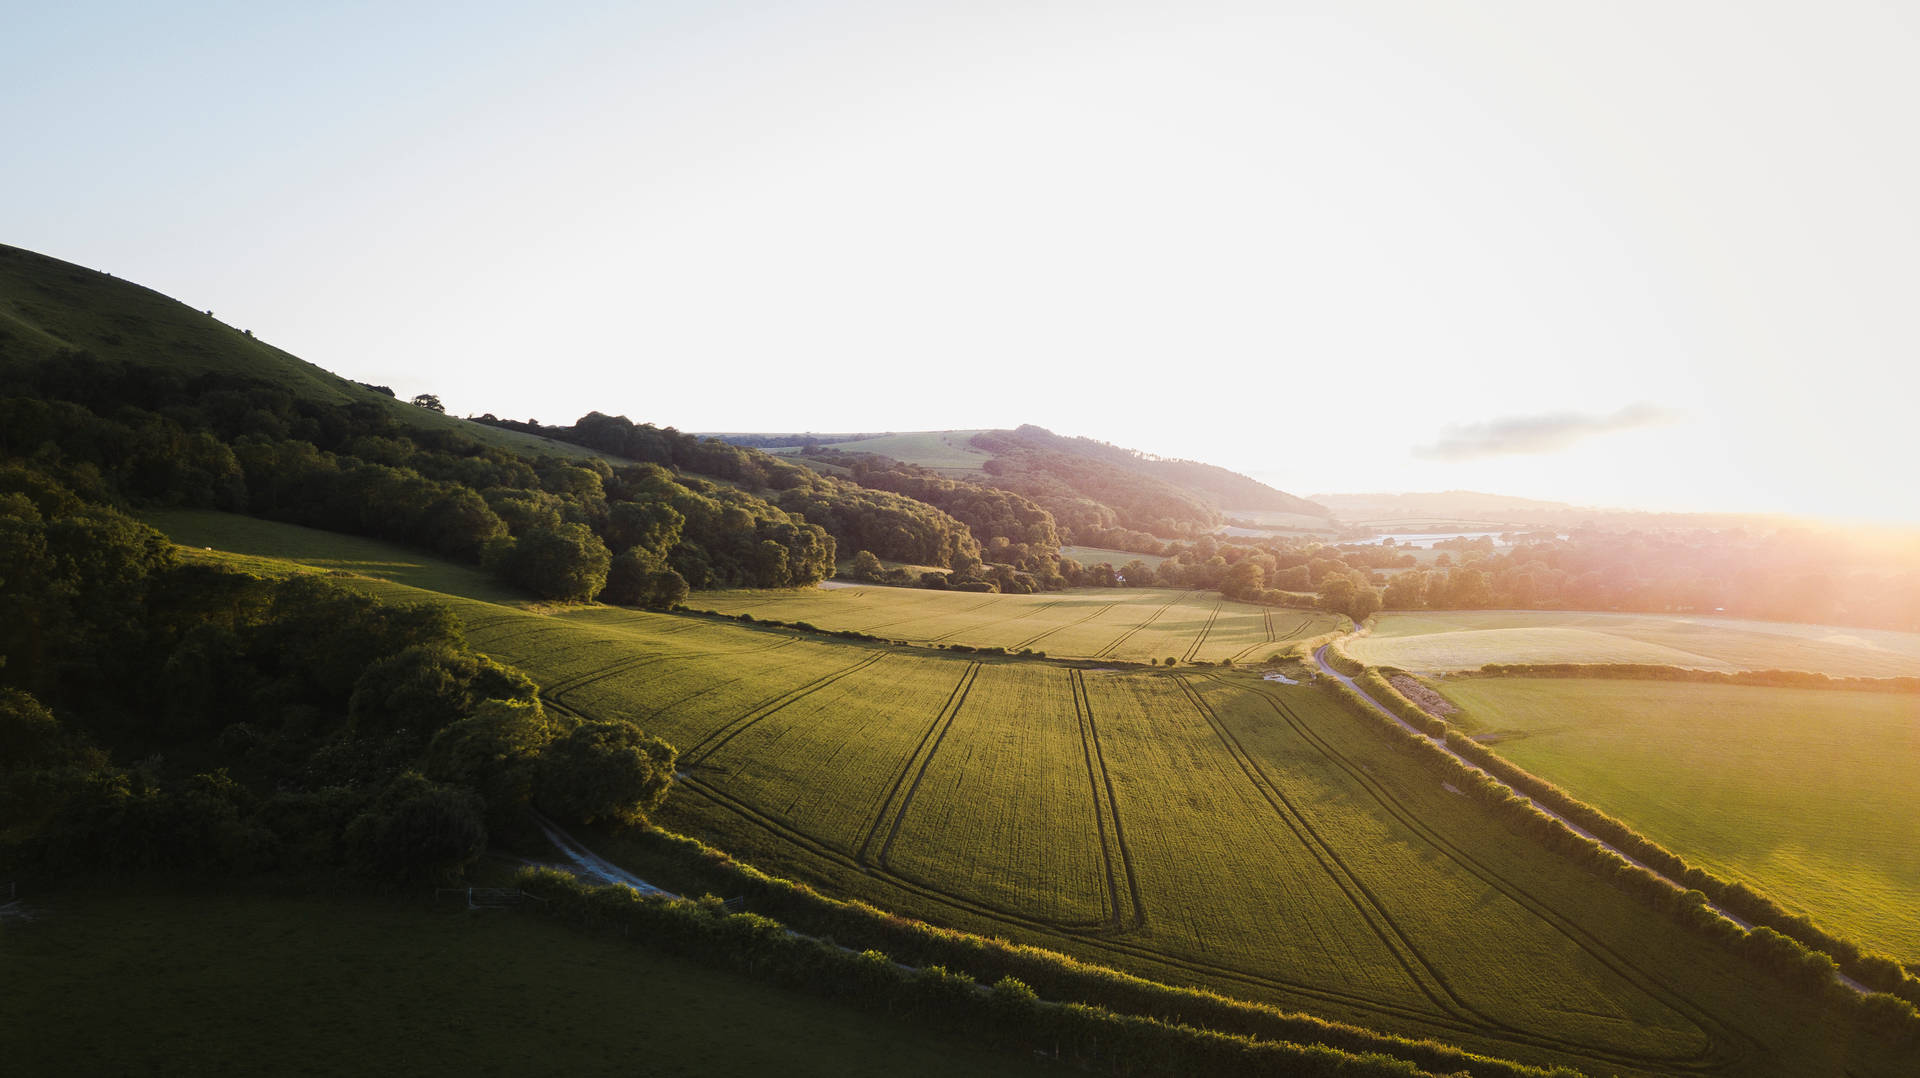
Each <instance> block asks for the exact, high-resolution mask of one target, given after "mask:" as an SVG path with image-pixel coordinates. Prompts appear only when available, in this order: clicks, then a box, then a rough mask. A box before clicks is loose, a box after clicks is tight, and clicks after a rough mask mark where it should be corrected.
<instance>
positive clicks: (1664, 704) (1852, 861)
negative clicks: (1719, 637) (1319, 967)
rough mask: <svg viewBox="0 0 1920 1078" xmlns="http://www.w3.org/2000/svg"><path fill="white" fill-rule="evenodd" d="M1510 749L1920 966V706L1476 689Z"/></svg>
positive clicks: (1904, 700) (1474, 696) (1454, 694)
mask: <svg viewBox="0 0 1920 1078" xmlns="http://www.w3.org/2000/svg"><path fill="white" fill-rule="evenodd" d="M1442 688H1443V689H1444V691H1445V693H1446V695H1447V696H1448V697H1450V698H1452V699H1453V701H1454V702H1455V703H1457V704H1459V705H1461V706H1462V707H1463V708H1465V709H1466V713H1465V715H1464V716H1456V718H1459V719H1464V720H1465V722H1466V724H1467V726H1468V728H1469V729H1472V730H1475V731H1485V732H1488V733H1490V734H1492V735H1493V736H1494V737H1496V738H1497V741H1498V746H1497V748H1498V751H1499V752H1500V754H1501V755H1503V756H1505V757H1506V758H1508V759H1509V760H1512V761H1513V762H1514V763H1516V764H1519V765H1520V766H1521V767H1524V768H1526V769H1527V770H1528V771H1531V772H1533V773H1534V774H1536V775H1539V776H1541V777H1542V778H1545V779H1547V780H1549V781H1551V782H1553V783H1556V784H1558V785H1560V786H1562V787H1564V788H1566V789H1567V790H1568V791H1569V792H1571V793H1573V794H1574V796H1576V797H1579V798H1580V799H1582V800H1584V801H1587V802H1588V803H1590V804H1592V805H1594V806H1596V807H1598V808H1599V809H1601V810H1602V811H1604V812H1607V813H1609V814H1612V815H1614V816H1618V817H1620V818H1621V819H1624V820H1627V821H1630V822H1631V823H1632V824H1633V825H1634V827H1635V828H1637V829H1639V830H1640V831H1642V832H1643V833H1645V834H1647V835H1648V836H1650V837H1652V838H1653V839H1655V840H1656V841H1658V842H1660V843H1661V844H1662V845H1664V846H1666V847H1667V848H1668V849H1671V850H1673V851H1674V852H1675V853H1678V854H1680V855H1681V856H1683V857H1686V858H1687V859H1688V860H1691V861H1695V862H1698V863H1699V864H1701V865H1702V866H1703V867H1707V868H1709V869H1712V870H1713V871H1715V872H1716V873H1718V874H1720V875H1724V876H1729V877H1734V878H1738V879H1743V880H1745V881H1747V882H1748V883H1750V884H1752V885H1754V886H1756V887H1758V888H1760V889H1761V890H1763V891H1766V892H1768V893H1770V894H1773V895H1775V896H1777V897H1779V898H1780V899H1782V900H1783V901H1785V902H1787V903H1789V904H1791V905H1793V906H1795V907H1798V908H1799V909H1801V910H1804V911H1805V912H1807V913H1809V914H1811V915H1812V916H1813V917H1814V919H1815V920H1817V921H1819V922H1820V923H1822V924H1823V925H1826V926H1827V927H1829V928H1831V929H1834V930H1837V931H1839V932H1840V933H1841V934H1842V935H1845V936H1848V937H1850V938H1853V939H1856V940H1860V941H1862V942H1863V943H1866V944H1868V945H1869V946H1872V947H1875V948H1879V949H1884V950H1887V951H1889V952H1891V953H1893V954H1895V955H1897V956H1898V957H1900V958H1902V959H1905V960H1908V961H1913V960H1917V959H1920V918H1916V917H1915V914H1914V911H1915V910H1920V697H1916V696H1914V695H1911V694H1898V693H1876V692H1843V691H1836V690H1818V689H1781V688H1757V687H1750V686H1740V685H1692V684H1680V683H1675V682H1666V681H1587V680H1573V679H1545V678H1542V679H1521V678H1511V679H1510V678H1463V679H1450V680H1448V681H1446V682H1445V683H1444V684H1443V685H1442Z"/></svg>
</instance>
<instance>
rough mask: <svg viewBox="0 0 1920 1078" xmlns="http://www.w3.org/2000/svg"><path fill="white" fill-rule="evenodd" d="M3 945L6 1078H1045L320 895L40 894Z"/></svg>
mask: <svg viewBox="0 0 1920 1078" xmlns="http://www.w3.org/2000/svg"><path fill="white" fill-rule="evenodd" d="M31 904H32V906H33V907H34V912H35V919H34V920H33V921H31V922H26V923H9V924H7V926H6V927H5V928H4V930H0V968H4V969H5V970H6V975H5V976H0V1010H4V1012H5V1013H6V1015H7V1020H6V1021H5V1022H0V1058H4V1059H5V1060H6V1061H7V1067H8V1070H9V1071H10V1072H11V1073H15V1074H23V1075H25V1074H181V1075H186V1074H193V1075H205V1074H350V1073H351V1074H423V1075H424V1074H445V1075H459V1076H468V1075H476V1074H607V1075H631V1074H659V1075H696V1074H756V1073H774V1072H778V1073H780V1074H796V1075H823V1076H824V1075H853V1074H864V1075H876V1076H877V1075H893V1074H900V1073H903V1072H904V1073H913V1074H929V1075H956V1076H959V1075H978V1074H986V1073H992V1074H1024V1073H1028V1072H1030V1071H1031V1072H1035V1073H1055V1072H1057V1070H1058V1068H1045V1067H1044V1066H1043V1065H1041V1064H1036V1063H1031V1062H1029V1061H1026V1060H1022V1059H1020V1058H1017V1057H1014V1056H1010V1055H1007V1054H1004V1053H995V1052H991V1051H988V1050H986V1049H984V1048H981V1047H979V1046H977V1045H975V1044H971V1043H967V1042H965V1041H963V1040H962V1039H961V1038H959V1037H957V1036H952V1037H948V1036H941V1035H938V1034H932V1033H928V1032H926V1031H924V1030H921V1029H914V1028H908V1027H904V1026H901V1025H899V1024H896V1023H894V1022H891V1021H889V1020H887V1019H886V1018H885V1017H883V1016H879V1015H873V1014H869V1013H867V1012H864V1011H861V1010H858V1009H855V1008H853V1007H850V1006H843V1005H837V1004H834V1003H830V1002H827V1001H825V1000H821V999H816V998H813V997H811V996H807V995H803V994H800V993H795V992H788V991H782V990H780V989H778V988H775V987H772V986H769V985H766V984H763V983H761V982H759V981H755V980H752V979H749V978H747V977H743V976H740V975H737V974H733V973H729V972H724V971H721V970H716V969H712V968H709V967H708V966H706V965H703V964H701V963H697V962H691V961H688V960H686V959H681V958H674V957H671V956H668V955H664V954H660V953H658V952H654V951H650V950H648V949H646V948H645V947H642V946H635V945H633V944H632V943H630V942H628V941H626V940H623V939H620V938H618V937H608V936H603V935H597V934H592V933H588V932H584V931H582V930H580V929H576V928H570V927H567V926H564V925H561V924H558V923H556V922H553V921H548V920H544V919H541V918H538V917H535V916H532V915H528V914H517V913H511V912H498V911H496V912H488V913H469V912H467V911H466V910H465V909H464V902H462V901H459V900H455V899H449V900H447V901H446V902H445V903H443V904H434V905H430V904H428V902H427V895H426V893H425V892H424V891H422V892H419V893H416V894H413V895H410V896H408V897H407V898H406V899H404V900H396V901H388V902H380V901H374V900H369V899H365V898H353V897H331V896H326V895H303V896H295V895H284V894H283V895H274V894H245V893H238V894H235V893H202V892H180V891H162V890H153V889H144V888H143V889H137V890H132V891H127V890H115V891H112V892H107V891H63V892H54V893H51V894H46V895H35V896H34V897H33V900H32V903H31Z"/></svg>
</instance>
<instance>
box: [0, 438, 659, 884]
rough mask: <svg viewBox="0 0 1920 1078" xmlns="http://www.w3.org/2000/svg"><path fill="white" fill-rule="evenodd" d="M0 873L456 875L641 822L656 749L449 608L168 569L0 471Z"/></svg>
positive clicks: (125, 527)
mask: <svg viewBox="0 0 1920 1078" xmlns="http://www.w3.org/2000/svg"><path fill="white" fill-rule="evenodd" d="M0 657H3V658H4V660H5V661H4V663H3V664H0V820H5V821H6V822H7V826H6V828H5V829H4V831H0V866H5V867H10V868H24V867H40V868H45V869H51V870H55V871H74V870H88V869H95V868H106V867H112V868H114V869H116V870H124V869H129V868H142V867H145V868H190V869H195V870H201V871H218V872H232V873H246V872H255V871H265V870H270V869H285V870H308V869H321V870H332V869H338V868H351V869H356V870H358V871H361V872H364V873H366V874H369V875H372V876H375V877H379V878H383V879H390V880H391V879H403V878H437V877H441V876H446V875H450V874H454V873H457V872H459V871H460V870H461V869H462V868H463V867H464V866H465V865H467V864H468V863H470V862H471V861H473V860H474V859H475V858H476V857H478V856H479V855H480V854H481V853H482V852H483V851H484V850H485V849H486V847H487V842H488V836H489V832H490V831H491V832H493V833H496V834H498V833H501V832H503V831H505V832H511V831H514V830H515V829H517V828H523V827H525V826H526V824H525V813H524V809H525V808H526V807H528V806H538V807H539V808H541V809H544V810H545V811H547V812H549V813H551V814H553V815H554V816H556V817H560V818H564V819H569V820H575V821H579V822H592V821H594V820H603V819H606V820H622V821H635V820H638V819H640V818H641V816H642V814H643V813H644V812H645V811H647V810H648V809H650V808H652V807H655V806H657V805H658V804H659V803H660V800H661V799H662V798H663V797H664V796H665V794H666V791H667V788H668V786H669V785H670V784H671V782H672V777H673V766H674V759H675V753H674V750H673V748H672V746H669V745H667V744H665V743H664V742H661V741H659V740H657V739H654V738H650V737H647V736H646V735H645V734H643V733H642V732H641V731H640V730H639V729H637V728H636V727H634V726H633V725H632V724H630V723H627V722H624V721H619V720H590V721H583V720H579V719H575V718H572V717H570V716H563V715H551V714H548V713H547V712H546V711H545V709H544V708H542V706H541V704H540V701H539V699H538V697H537V695H536V689H535V686H534V683H533V682H532V681H531V680H529V679H528V678H527V677H526V676H525V675H523V674H521V673H519V672H518V671H515V670H513V669H511V668H508V667H505V666H502V665H500V664H498V663H495V662H493V661H492V660H490V659H488V658H486V657H484V656H481V655H478V654H475V653H474V652H473V651H472V650H470V649H469V648H468V647H467V646H466V644H465V642H464V639H463V637H462V633H461V629H460V627H459V625H458V623H457V622H456V621H455V620H454V619H453V616H452V615H451V614H450V613H448V612H447V610H446V609H445V608H444V607H441V606H438V605H434V604H427V603H421V604H412V605H393V604H387V603H382V602H379V601H376V600H374V599H372V598H370V597H368V596H366V595H365V594H362V593H360V592H358V591H353V590H349V589H347V588H344V587H341V586H339V585H336V584H333V583H331V582H329V581H327V580H326V579H324V578H323V577H318V576H294V577H291V578H288V579H279V580H272V579H263V578H261V577H258V576H254V575H251V574H248V573H244V572H238V571H234V570H231V569H227V568H224V567H221V566H218V565H214V564H208V563H204V562H190V561H183V560H182V559H181V558H180V556H179V554H178V552H177V550H176V548H174V547H173V545H172V544H171V543H169V542H167V540H166V539H165V537H163V536H162V535H161V534H160V533H159V532H157V531H155V530H153V529H152V528H150V527H148V526H146V525H145V524H142V523H140V522H139V521H136V520H134V519H132V518H130V517H128V516H126V515H124V514H123V513H121V512H119V511H118V510H116V509H114V508H112V507H110V506H107V505H102V504H98V503H93V502H89V501H87V500H86V499H84V498H82V497H81V496H80V495H78V494H76V493H75V492H74V491H72V490H70V489H68V488H67V487H65V486H63V485H61V484H60V483H58V482H57V481H56V480H54V479H53V478H52V477H50V476H48V475H47V474H45V473H44V472H41V471H39V470H36V469H33V468H30V467H25V466H22V465H19V464H10V465H5V466H0Z"/></svg>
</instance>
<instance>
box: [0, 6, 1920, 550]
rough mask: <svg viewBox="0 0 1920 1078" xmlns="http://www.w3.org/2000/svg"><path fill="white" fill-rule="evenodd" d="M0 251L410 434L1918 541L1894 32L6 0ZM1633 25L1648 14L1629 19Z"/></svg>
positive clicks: (1919, 16) (1918, 386)
mask: <svg viewBox="0 0 1920 1078" xmlns="http://www.w3.org/2000/svg"><path fill="white" fill-rule="evenodd" d="M10 29H11V30H12V31H13V33H14V36H15V39H16V41H17V43H18V45H19V48H17V49H16V52H17V54H18V55H17V57H16V60H15V62H14V64H13V66H12V68H11V69H10V71H9V78H8V79H7V80H5V83H4V87H3V88H0V94H3V95H4V96H5V98H6V100H7V103H8V104H10V105H11V106H13V107H12V109H11V114H12V115H14V116H15V117H16V119H17V124H16V126H15V131H14V139H13V143H12V147H13V151H14V155H15V159H16V160H17V161H18V162H21V163H23V165H24V167H17V168H13V169H9V170H7V172H6V174H4V175H0V195H4V204H5V205H6V206H7V207H8V217H7V223H8V228H7V229H6V230H5V233H4V235H0V239H4V240H5V242H8V243H13V244H17V245H20V246H23V247H27V248H30V249H33V250H37V251H40V252H43V253H45V254H48V255H52V256H54V257H57V258H62V259H66V260H68V261H72V262H77V263H80V264H83V265H89V266H93V267H96V268H99V269H103V270H106V271H108V272H112V273H114V274H116V275H117V276H120V277H124V278H127V279H129V280H133V281H136V282H139V283H141V284H144V285H147V286H149V287H153V288H156V289H158V290H160V291H162V292H165V293H167V294H169V295H172V296H175V297H177V298H179V299H181V300H182V301H184V302H186V303H188V304H190V305H193V306H195V307H199V308H211V309H213V310H214V312H215V314H216V315H217V316H218V317H220V318H221V319H222V320H223V321H227V322H230V323H231V324H234V325H236V326H240V327H243V328H247V329H250V330H252V331H253V332H254V333H255V334H256V335H257V336H258V337H260V338H261V339H263V340H266V341H268V342H271V343H273V344H275V345H277V346H279V347H282V348H285V349H287V350H288V351H291V352H293V353H295V354H297V355H300V356H301V357H303V358H305V359H308V360H311V361H313V362H315V363H318V364H320V365H321V366H323V367H326V368H328V369H330V370H334V371H337V372H339V373H341V374H344V375H346V376H348V377H351V378H356V379H360V380H363V381H369V382H376V383H384V384H388V385H391V386H392V387H393V388H394V389H395V390H396V392H398V393H399V394H400V395H401V396H403V397H405V396H410V395H412V394H414V393H422V392H430V393H435V394H438V395H439V396H440V397H441V399H442V400H443V401H444V402H445V403H446V405H447V407H448V410H449V411H451V412H454V413H456V414H465V413H481V412H487V411H491V412H495V413H497V414H501V415H507V414H509V413H511V414H512V415H513V416H515V417H517V418H527V417H529V416H532V417H537V418H539V419H541V420H543V421H545V422H561V423H564V422H569V421H571V420H572V419H574V418H576V417H578V416H579V415H581V414H584V413H585V412H587V411H589V410H600V411H605V412H610V413H624V414H626V415H629V416H631V417H632V418H634V419H635V420H637V421H650V422H655V423H658V424H661V425H671V426H675V427H678V428H680V429H682V430H743V431H745V430H760V431H785V430H795V429H807V428H812V429H815V430H823V431H869V430H937V429H967V428H975V427H1011V426H1017V425H1019V424H1022V423H1035V424H1038V425H1041V426H1045V427H1048V428H1049V429H1052V430H1054V431H1056V432H1058V433H1061V434H1069V435H1087V436H1090V437H1094V438H1098V439H1101V440H1104V441H1109V442H1113V443H1115V444H1119V445H1124V446H1128V447H1130V448H1136V449H1141V450H1145V451H1148V452H1152V453H1155V454H1158V455H1163V456H1170V457H1184V458H1190V459H1195V460H1201V461H1205V462H1207V463H1211V464H1218V465H1220V466H1222V467H1227V468H1230V469H1233V470H1235V471H1240V472H1243V473H1246V474H1249V475H1252V476H1254V477H1256V478H1259V479H1261V480H1262V481H1264V482H1268V483H1271V484H1272V485H1274V486H1277V487H1279V488H1281V489H1283V490H1287V491H1290V492H1293V493H1298V494H1309V493H1311V492H1313V491H1328V490H1347V491H1396V490H1404V491H1428V490H1446V489H1467V490H1476V491H1486V492H1490V493H1498V494H1507V495H1513V496H1520V497H1530V498H1539V499H1542V500H1551V501H1563V502H1570V503H1575V504H1581V505H1592V506H1618V507H1621V508H1630V509H1631V508H1644V509H1651V510H1659V511H1715V512H1742V513H1781V514H1791V515H1795V516H1801V517H1820V518H1830V519H1840V520H1856V521H1857V520H1871V521H1881V522H1900V523H1920V491H1916V490H1915V489H1914V488H1913V487H1912V485H1911V484H1908V483H1906V482H1904V481H1903V480H1902V479H1901V478H1900V476H1899V471H1900V469H1901V468H1902V465H1901V463H1900V462H1902V461H1910V460H1912V459H1913V458H1914V456H1915V453H1914V450H1915V439H1914V437H1913V435H1912V433H1911V426H1912V423H1911V418H1910V415H1909V413H1910V412H1911V410H1912V407H1913V404H1914V402H1915V401H1916V400H1920V392H1916V390H1920V375H1916V373H1915V371H1914V368H1913V360H1914V357H1916V356H1920V322H1916V321H1915V320H1914V319H1913V318H1911V317H1910V316H1909V315H1908V314H1907V307H1908V305H1909V304H1910V302H1911V297H1912V296H1913V295H1914V294H1916V292H1920V287H1917V286H1920V258H1916V256H1915V252H1916V251H1920V205H1916V204H1915V203H1914V201H1913V200H1912V199H1911V197H1910V193H1911V192H1912V191H1914V190H1920V148H1917V144H1916V142H1915V140H1914V138H1913V137H1912V135H1911V134H1910V133H1909V127H1910V125H1909V124H1907V123H1906V122H1905V121H1906V115H1905V114H1906V112H1907V111H1908V110H1907V103H1909V102H1911V101H1913V100H1920V67H1917V66H1916V65H1913V64H1912V63H1911V62H1910V58H1911V56H1912V55H1913V54H1914V51H1915V46H1916V45H1917V44H1920V13H1916V12H1908V11H1902V10H1894V9H1888V8H1885V7H1883V6H1877V5H1872V4H1866V3H1848V4H1836V5H1824V6H1822V7H1820V8H1819V9H1817V10H1815V9H1809V8H1805V7H1804V6H1800V5H1791V4H1785V3H1776V4H1758V3H1738V4H1736V3H1728V2H1721V3H1700V4H1692V5H1686V6H1683V7H1678V8H1676V7H1674V6H1672V5H1654V4H1650V3H1628V4H1621V5H1610V6H1608V7H1606V8H1604V9H1596V8H1586V9H1568V8H1558V7H1554V8H1549V7H1543V6H1541V5H1535V4H1526V3H1518V2H1497V3H1477V4H1463V5H1448V6H1446V7H1445V8H1434V7H1432V6H1430V5H1422V4H1414V3H1384V2H1382V3H1361V4H1283V5H1264V4H1263V5H1253V4H1232V3H1205V4H1201V5H1197V6H1188V7H1183V8H1181V9H1179V10H1177V11H1172V10H1165V9H1162V8H1159V7H1157V6H1151V5H1124V4H1123V5H1109V4H1102V5H1084V4H1065V5H1055V6H1048V7H1047V8H1046V9H1044V10H1033V9H1031V8H1029V7H1028V6H1025V5H964V6H963V5H921V6H913V7H900V6H898V5H879V4H846V3H834V4H802V5H779V6H773V5H764V6H762V5H747V6H744V7H738V8H730V9H726V10H724V11H722V10H715V9H710V8H707V7H705V6H700V5H673V4H668V5H649V6H645V7H642V8H617V9H606V10H602V9H590V10H579V9H557V10H556V9H552V8H539V9H534V8H517V7H514V6H511V5H490V6H481V7H471V8H467V7H463V8H461V9H458V10H457V11H456V12H437V11H434V10H432V9H428V8H406V9H391V8H388V7H385V6H374V5H352V4H349V5H342V6H338V7H328V8H326V9H324V10H321V9H314V10H300V11H293V12H288V11H275V10H267V9H248V8H238V9H231V8H225V7H211V6H204V7H203V6H192V5H189V6H186V7H184V8H167V9H164V10H157V9H147V8H145V7H143V6H141V5H133V4H112V3H107V4H75V5H58V6H50V7H45V8H41V9H35V10H32V11H26V12H22V13H21V14H20V15H19V16H18V17H17V18H16V20H15V22H14V25H13V26H12V27H10ZM1656 29H1657V32H1654V31H1655V30H1656Z"/></svg>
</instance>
